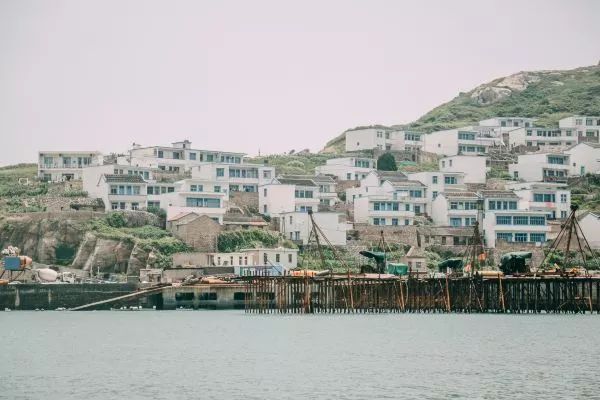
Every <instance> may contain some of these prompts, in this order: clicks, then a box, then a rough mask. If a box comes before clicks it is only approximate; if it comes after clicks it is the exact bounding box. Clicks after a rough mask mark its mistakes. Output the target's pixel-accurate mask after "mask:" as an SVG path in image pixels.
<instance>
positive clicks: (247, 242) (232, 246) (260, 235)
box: [217, 229, 279, 252]
mask: <svg viewBox="0 0 600 400" xmlns="http://www.w3.org/2000/svg"><path fill="white" fill-rule="evenodd" d="M278 241H279V237H278V236H277V235H275V234H273V233H271V232H268V231H263V230H262V229H250V230H246V231H231V232H222V233H220V234H219V237H218V239H217V248H218V250H219V251H222V252H232V251H238V250H240V249H243V248H253V247H257V246H262V247H275V246H276V245H277V243H278Z"/></svg>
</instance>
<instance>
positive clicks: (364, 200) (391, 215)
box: [354, 180, 427, 226]
mask: <svg viewBox="0 0 600 400" xmlns="http://www.w3.org/2000/svg"><path fill="white" fill-rule="evenodd" d="M426 192H427V188H426V187H425V185H423V184H422V183H421V182H418V181H409V180H405V181H396V182H391V181H387V180H386V181H384V182H383V183H382V184H381V185H380V186H379V187H378V188H377V190H371V191H370V192H369V193H367V194H365V195H363V196H361V197H358V198H355V199H354V222H355V223H363V224H369V225H392V226H396V225H414V221H415V216H416V215H421V214H424V213H425V212H426V211H427V210H426V207H427V197H426Z"/></svg>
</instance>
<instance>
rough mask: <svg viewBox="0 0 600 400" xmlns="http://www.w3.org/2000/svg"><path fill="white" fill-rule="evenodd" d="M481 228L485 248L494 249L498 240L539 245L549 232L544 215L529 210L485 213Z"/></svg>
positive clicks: (543, 241) (541, 212) (540, 212)
mask: <svg viewBox="0 0 600 400" xmlns="http://www.w3.org/2000/svg"><path fill="white" fill-rule="evenodd" d="M482 228H483V235H484V238H485V244H486V246H487V247H496V243H497V241H498V240H504V241H506V242H515V243H539V244H540V245H541V244H543V243H545V242H546V239H547V237H548V233H549V232H550V227H549V226H548V224H547V222H546V214H545V213H544V212H543V211H531V210H494V211H486V213H485V215H484V218H483V224H482Z"/></svg>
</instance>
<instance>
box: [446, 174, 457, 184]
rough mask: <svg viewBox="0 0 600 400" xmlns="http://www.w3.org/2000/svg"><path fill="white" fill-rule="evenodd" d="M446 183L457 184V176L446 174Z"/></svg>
mask: <svg viewBox="0 0 600 400" xmlns="http://www.w3.org/2000/svg"><path fill="white" fill-rule="evenodd" d="M444 183H445V184H446V185H456V177H455V176H446V177H444Z"/></svg>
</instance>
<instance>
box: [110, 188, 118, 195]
mask: <svg viewBox="0 0 600 400" xmlns="http://www.w3.org/2000/svg"><path fill="white" fill-rule="evenodd" d="M117 191H118V188H117V187H116V186H111V187H110V194H117Z"/></svg>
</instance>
